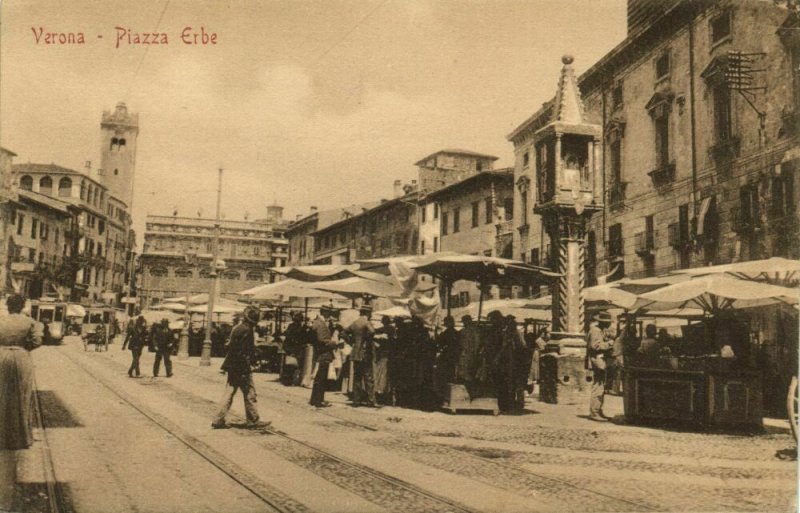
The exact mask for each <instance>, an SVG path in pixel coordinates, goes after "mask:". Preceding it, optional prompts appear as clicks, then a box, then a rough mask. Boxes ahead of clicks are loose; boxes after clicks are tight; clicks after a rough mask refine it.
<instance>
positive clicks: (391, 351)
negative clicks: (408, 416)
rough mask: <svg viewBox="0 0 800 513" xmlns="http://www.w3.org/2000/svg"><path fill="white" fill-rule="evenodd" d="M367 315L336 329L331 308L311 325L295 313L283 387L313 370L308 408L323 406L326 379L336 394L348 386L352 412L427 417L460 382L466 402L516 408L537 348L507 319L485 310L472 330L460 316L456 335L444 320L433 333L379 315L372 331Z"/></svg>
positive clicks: (286, 338)
mask: <svg viewBox="0 0 800 513" xmlns="http://www.w3.org/2000/svg"><path fill="white" fill-rule="evenodd" d="M371 317H372V311H371V309H370V308H368V307H362V308H361V309H360V310H359V318H358V319H356V320H355V321H353V322H352V323H350V324H349V325H347V326H342V325H341V324H340V323H339V321H338V318H337V311H336V310H335V309H333V308H329V307H325V306H323V307H322V308H321V309H320V312H319V315H318V316H317V317H316V318H315V319H313V321H311V322H308V321H307V320H306V319H305V317H304V316H303V314H302V313H297V314H295V315H294V316H293V319H292V322H291V323H290V324H289V325H288V326H287V328H286V329H285V330H284V331H283V334H282V335H283V349H284V351H285V353H286V355H287V357H288V358H289V359H291V361H292V363H293V364H294V365H292V366H291V367H290V368H288V372H287V374H286V377H287V379H286V380H284V383H285V384H293V385H298V384H303V383H304V382H305V384H307V385H309V384H310V383H308V380H305V381H304V379H303V376H302V373H303V369H304V368H305V369H312V368H316V371H315V372H313V373H312V374H313V376H314V378H313V386H312V387H311V388H312V394H311V398H310V401H309V402H310V404H312V405H313V406H317V407H324V406H326V405H327V403H326V402H325V400H324V392H325V390H326V389H327V388H328V383H329V382H330V381H331V380H336V381H338V384H339V388H347V387H346V386H345V385H344V383H343V382H344V381H345V380H350V381H351V385H350V387H351V388H352V393H351V399H352V405H353V406H367V407H376V406H380V405H396V406H402V407H409V408H416V409H421V410H425V411H432V410H435V409H438V408H439V407H441V406H442V404H443V403H444V402H445V401H446V400H447V399H448V397H449V391H450V387H451V385H455V384H460V385H464V386H465V387H466V389H467V390H468V392H469V394H470V396H471V397H473V398H482V397H491V398H497V401H498V406H499V408H500V410H501V411H504V412H514V411H519V410H521V409H522V408H523V406H524V398H525V390H526V388H529V382H530V379H531V367H532V362H533V360H534V352H535V350H536V348H537V346H536V344H535V343H534V342H535V340H536V337H533V336H529V337H527V339H528V342H526V340H525V337H523V334H522V333H521V331H520V329H519V327H518V324H517V322H516V320H515V319H514V318H513V317H511V316H508V317H504V316H503V315H502V314H501V313H499V312H491V313H490V314H489V315H488V317H487V321H486V322H482V323H480V324H479V323H477V322H474V321H473V320H472V318H471V317H470V316H468V315H466V316H464V317H463V318H462V325H463V327H462V328H461V329H460V330H459V329H456V323H455V320H454V319H453V318H452V317H450V316H447V317H445V318H444V320H443V329H442V330H441V331H440V332H438V333H436V332H432V331H431V330H430V329H429V328H428V327H427V326H426V325H425V323H424V322H423V320H422V319H421V318H419V317H395V318H391V317H388V316H383V317H381V319H380V324H379V325H378V324H377V323H376V324H375V325H373V321H372V320H371ZM531 335H532V334H531ZM539 338H541V337H539ZM539 342H540V343H541V340H540V341H539ZM309 348H313V350H309ZM308 358H312V359H313V363H312V362H306V360H307V359H308ZM287 361H288V359H287ZM331 366H333V370H332V369H331ZM349 366H352V373H350V372H349V370H348V369H349Z"/></svg>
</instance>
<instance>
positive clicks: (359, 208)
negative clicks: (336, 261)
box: [286, 201, 379, 265]
mask: <svg viewBox="0 0 800 513" xmlns="http://www.w3.org/2000/svg"><path fill="white" fill-rule="evenodd" d="M378 204H379V202H377V201H373V202H370V203H363V204H360V205H351V206H349V207H344V208H333V209H329V210H322V211H319V210H318V209H317V207H311V212H310V213H309V214H308V215H306V216H298V218H297V219H296V220H294V221H292V222H290V223H289V225H288V227H287V228H286V238H287V239H288V241H289V265H311V264H313V263H315V255H316V251H315V245H314V235H313V234H314V233H315V232H317V231H318V230H322V229H324V228H326V227H328V226H330V225H332V224H334V223H337V222H339V221H341V220H343V219H347V218H350V217H353V216H354V215H357V214H360V213H362V212H364V211H365V210H368V209H370V208H373V207H375V206H377V205H378Z"/></svg>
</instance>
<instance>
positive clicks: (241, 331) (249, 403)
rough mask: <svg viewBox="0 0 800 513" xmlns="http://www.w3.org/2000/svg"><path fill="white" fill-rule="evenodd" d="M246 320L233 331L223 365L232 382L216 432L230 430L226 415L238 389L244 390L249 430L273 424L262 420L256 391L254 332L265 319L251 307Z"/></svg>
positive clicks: (225, 395) (222, 405)
mask: <svg viewBox="0 0 800 513" xmlns="http://www.w3.org/2000/svg"><path fill="white" fill-rule="evenodd" d="M243 317H244V319H243V320H242V322H241V323H239V324H238V325H236V327H235V328H233V331H232V332H231V339H230V343H229V344H228V354H227V355H226V356H225V360H224V361H223V362H222V370H224V371H226V372H227V373H228V379H227V382H226V384H225V394H224V395H223V396H222V400H221V401H220V405H219V411H218V412H217V415H216V417H214V421H213V422H212V423H211V427H212V428H214V429H222V428H225V427H226V424H225V415H226V414H227V413H228V410H230V409H231V403H233V396H234V395H236V391H237V390H241V391H242V396H243V397H244V410H245V414H246V417H247V427H249V428H265V427H268V426H270V425H271V424H272V423H271V422H263V421H261V420H259V417H258V405H257V400H256V388H255V386H254V384H253V369H252V363H253V361H254V359H255V352H256V349H255V339H254V335H253V330H254V329H255V326H256V324H258V321H259V319H260V318H261V312H259V310H258V308H256V307H254V306H248V307H247V308H245V309H244V315H243Z"/></svg>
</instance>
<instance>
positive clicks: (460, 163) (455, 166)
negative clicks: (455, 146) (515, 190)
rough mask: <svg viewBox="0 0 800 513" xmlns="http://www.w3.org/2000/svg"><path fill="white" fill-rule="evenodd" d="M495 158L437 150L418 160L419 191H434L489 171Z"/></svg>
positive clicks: (481, 154)
mask: <svg viewBox="0 0 800 513" xmlns="http://www.w3.org/2000/svg"><path fill="white" fill-rule="evenodd" d="M496 160H497V157H495V156H494V155H485V154H483V153H476V152H474V151H468V150H439V151H437V152H435V153H431V154H430V155H428V156H427V157H425V158H423V159H420V160H419V161H418V162H417V163H416V164H415V165H416V166H417V169H418V170H419V189H420V191H423V192H428V191H435V190H436V189H440V188H442V187H444V186H446V185H450V184H451V183H455V182H460V181H461V180H464V179H465V178H467V177H469V176H472V175H474V174H476V173H480V172H481V171H488V170H491V169H492V167H493V166H494V161H496Z"/></svg>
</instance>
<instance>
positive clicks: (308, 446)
mask: <svg viewBox="0 0 800 513" xmlns="http://www.w3.org/2000/svg"><path fill="white" fill-rule="evenodd" d="M62 353H63V354H64V355H65V356H66V357H67V359H69V360H70V361H71V362H72V363H73V364H74V365H76V366H77V367H79V368H80V369H81V370H83V371H84V372H85V373H86V374H87V375H89V376H90V377H91V378H92V379H94V380H95V381H97V382H98V383H100V384H101V385H102V386H103V387H104V388H106V389H108V390H109V391H110V392H111V393H113V394H114V395H115V396H117V397H119V399H120V400H122V401H123V402H124V403H126V404H127V405H129V406H130V407H132V408H133V409H135V410H136V411H138V412H139V413H140V414H142V415H143V416H144V417H145V418H147V419H148V420H150V421H151V422H153V423H154V424H156V425H157V426H159V427H160V428H161V429H162V430H164V431H166V432H167V433H169V434H170V435H171V436H173V437H174V438H176V439H178V440H179V441H180V442H182V443H183V444H184V445H186V446H187V447H188V448H189V449H191V450H192V451H193V452H195V453H196V454H198V455H199V456H201V457H202V458H203V459H205V460H206V461H208V462H209V463H210V464H212V465H213V466H214V467H216V468H217V469H219V470H220V471H221V472H223V473H225V474H226V475H228V476H229V477H230V478H231V479H233V480H234V481H235V482H237V483H238V484H239V485H241V486H243V487H244V488H245V489H247V490H248V491H249V492H251V493H252V494H253V495H255V496H256V497H257V498H258V499H259V500H261V501H262V502H264V503H265V504H266V505H267V506H268V507H270V508H271V509H270V510H271V511H279V512H284V511H286V512H289V511H291V512H296V511H308V509H307V508H305V507H304V506H303V505H301V504H299V503H296V504H294V505H293V506H294V507H289V508H287V507H285V505H284V504H281V503H280V502H281V500H279V499H276V498H275V495H276V493H277V494H280V495H283V498H282V500H284V501H285V500H286V499H288V497H287V496H285V495H284V494H283V493H282V492H280V491H278V490H277V489H273V488H272V487H269V485H267V484H266V483H263V482H262V481H261V480H260V479H259V478H257V477H255V476H253V475H252V474H250V473H248V472H246V471H244V470H242V469H241V468H240V467H238V466H237V465H235V464H234V463H233V462H231V461H230V460H228V459H227V458H226V457H225V456H224V455H222V454H221V453H219V452H217V451H216V450H215V449H213V448H212V447H210V446H209V445H208V444H206V443H204V442H202V441H200V440H198V439H197V438H196V437H194V436H192V435H191V434H190V433H188V432H186V431H185V430H183V429H182V428H180V427H179V426H177V425H176V424H174V423H173V422H171V421H170V420H169V419H167V418H166V417H164V416H162V415H160V414H158V413H156V412H154V411H153V410H152V409H150V408H148V407H147V406H145V405H144V404H142V403H141V402H140V401H138V400H137V399H135V398H133V397H131V396H130V395H129V394H127V393H126V392H124V391H121V390H119V389H118V387H115V386H114V385H113V384H112V383H110V382H109V381H108V380H107V379H105V378H103V377H101V376H98V375H97V374H96V373H95V372H94V371H93V370H92V369H91V368H90V367H89V365H87V364H86V363H85V362H82V361H79V360H80V357H77V358H76V357H75V356H73V355H69V354H67V353H68V350H65V351H62ZM109 362H111V361H109ZM111 363H113V364H115V365H118V364H117V362H111ZM191 374H192V375H193V376H195V377H197V378H201V379H203V380H205V381H208V382H213V383H215V384H216V383H217V382H216V381H214V380H212V379H209V378H207V377H206V376H202V375H201V374H199V373H194V372H191ZM163 386H164V387H168V388H169V389H171V390H172V391H173V392H174V393H176V394H178V395H180V396H181V399H183V400H193V401H195V402H197V403H202V404H203V405H205V406H206V407H207V408H215V407H216V404H215V403H214V402H213V401H210V400H208V399H205V398H202V397H197V396H192V394H189V393H188V392H185V391H182V390H180V389H178V388H176V387H174V386H172V385H169V384H163ZM188 396H191V398H190V397H188ZM232 417H233V418H234V420H236V422H237V423H239V422H241V423H244V419H242V418H239V417H238V416H232ZM331 417H334V418H336V417H335V416H331ZM337 420H339V421H341V422H342V423H344V424H348V425H352V426H356V427H360V428H363V429H368V430H371V431H377V429H376V428H374V427H371V426H361V425H359V424H358V423H355V422H351V421H347V420H344V419H337ZM264 431H265V432H266V433H269V434H270V435H274V436H275V437H278V438H280V439H282V440H284V441H286V442H289V443H290V444H292V445H294V446H296V447H299V448H302V450H303V451H305V452H306V453H307V454H306V455H305V457H304V458H303V459H304V460H307V459H309V456H311V458H315V459H317V460H320V461H321V462H322V463H324V465H325V466H326V467H328V468H334V469H336V471H337V473H341V475H345V476H347V475H349V476H356V477H357V478H358V479H354V480H353V481H352V482H357V481H366V482H367V483H371V484H372V485H373V486H377V487H381V488H384V489H386V490H384V492H389V493H388V494H386V493H378V494H372V497H366V498H367V499H368V500H376V499H377V500H380V496H381V495H387V496H389V495H394V496H398V494H399V495H401V496H405V497H406V498H408V499H412V500H411V501H410V502H411V503H413V502H414V500H415V499H416V500H417V501H418V502H419V501H421V502H420V505H421V506H422V509H419V510H418V511H426V512H427V511H441V512H447V513H450V512H468V513H473V512H474V510H473V509H470V508H469V507H467V506H465V505H463V504H460V503H458V502H456V501H453V500H451V499H448V498H447V497H444V496H441V495H438V494H436V493H434V492H430V491H428V490H426V489H424V488H421V487H419V486H417V485H414V484H413V483H409V482H408V481H405V480H403V479H400V478H396V477H394V476H391V475H388V474H386V473H384V472H381V471H379V470H376V469H374V468H371V467H369V466H367V465H363V464H361V463H357V462H355V461H352V460H349V459H347V458H344V457H341V456H339V455H337V454H334V453H332V452H330V451H328V450H326V449H323V448H321V447H318V446H316V445H314V444H312V443H308V442H306V441H303V440H300V439H297V438H295V437H293V436H291V435H289V434H287V433H284V432H282V431H280V430H277V429H266V430H264ZM242 433H248V434H254V433H253V432H246V431H243V432H242ZM334 484H337V485H339V486H342V485H343V484H346V483H334ZM351 491H354V490H351ZM356 493H358V492H357V491H356ZM290 500H291V499H290ZM423 504H424V505H423ZM378 505H379V506H384V507H385V508H386V509H387V510H389V511H391V510H395V511H413V510H415V509H414V508H413V506H412V504H410V503H406V502H405V501H404V502H403V504H393V505H390V504H388V503H385V504H378ZM298 506H299V507H298ZM392 506H393V507H392ZM398 508H399V509H398Z"/></svg>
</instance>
